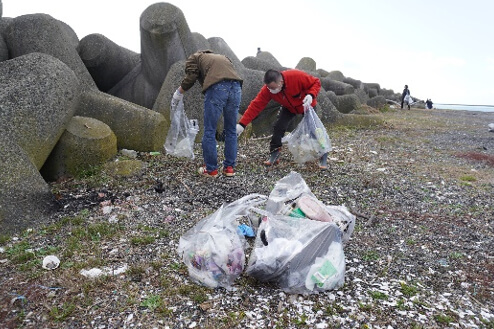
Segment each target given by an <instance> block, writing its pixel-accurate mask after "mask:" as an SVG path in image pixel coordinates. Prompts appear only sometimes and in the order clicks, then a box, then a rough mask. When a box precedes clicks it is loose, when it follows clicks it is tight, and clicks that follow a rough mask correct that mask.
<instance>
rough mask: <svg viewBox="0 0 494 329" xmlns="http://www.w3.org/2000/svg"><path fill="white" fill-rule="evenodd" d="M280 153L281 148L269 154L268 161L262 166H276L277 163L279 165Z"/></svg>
mask: <svg viewBox="0 0 494 329" xmlns="http://www.w3.org/2000/svg"><path fill="white" fill-rule="evenodd" d="M280 152H281V147H279V148H277V149H276V150H274V151H272V152H271V153H270V154H269V160H267V161H264V165H265V166H267V167H270V166H272V165H277V164H278V163H280Z"/></svg>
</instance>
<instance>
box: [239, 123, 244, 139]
mask: <svg viewBox="0 0 494 329" xmlns="http://www.w3.org/2000/svg"><path fill="white" fill-rule="evenodd" d="M244 129H245V128H244V127H242V125H241V124H239V123H237V137H238V136H240V134H242V132H243V131H244Z"/></svg>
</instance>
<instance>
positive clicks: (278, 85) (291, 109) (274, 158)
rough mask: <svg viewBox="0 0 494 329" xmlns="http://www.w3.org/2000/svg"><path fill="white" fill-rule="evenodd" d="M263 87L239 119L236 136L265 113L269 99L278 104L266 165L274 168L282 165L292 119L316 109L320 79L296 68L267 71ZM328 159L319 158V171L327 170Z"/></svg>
mask: <svg viewBox="0 0 494 329" xmlns="http://www.w3.org/2000/svg"><path fill="white" fill-rule="evenodd" d="M264 84H265V85H264V86H262V88H261V90H260V91H259V93H258V94H257V96H256V98H255V99H254V100H252V102H250V104H249V107H248V108H247V110H245V112H244V114H243V116H242V118H240V120H239V122H238V124H237V135H240V134H241V133H242V132H243V131H244V129H245V127H246V126H247V125H248V124H249V123H250V122H251V121H252V120H254V119H255V118H256V117H257V116H258V115H259V113H261V111H262V110H264V108H265V107H266V105H267V104H268V103H269V101H270V100H274V101H275V102H277V103H279V104H280V105H281V111H280V113H279V115H278V119H277V121H276V123H275V124H274V128H273V136H272V137H271V142H270V144H269V159H268V160H267V161H265V162H264V164H265V165H266V166H271V165H274V164H277V163H279V156H280V151H281V145H282V142H281V140H282V138H283V136H284V135H285V132H286V130H287V128H288V125H289V124H290V122H291V121H292V119H293V118H295V116H296V115H297V114H304V112H305V109H307V108H308V106H309V105H310V106H312V107H315V106H316V104H317V100H316V98H317V94H318V93H319V91H320V90H321V81H320V80H319V78H316V77H314V76H312V75H310V74H308V73H305V72H303V71H300V70H296V69H290V70H286V71H282V72H280V71H277V70H268V71H267V72H266V73H265V74H264ZM327 157H328V154H327V153H325V154H324V155H323V156H322V157H321V158H320V159H319V168H320V169H326V168H327Z"/></svg>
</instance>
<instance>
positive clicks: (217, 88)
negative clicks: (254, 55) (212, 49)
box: [202, 80, 242, 171]
mask: <svg viewBox="0 0 494 329" xmlns="http://www.w3.org/2000/svg"><path fill="white" fill-rule="evenodd" d="M204 96H205V97H204V135H203V136H202V155H203V157H204V163H205V164H206V170H207V171H212V170H215V169H218V158H217V157H218V154H217V151H216V127H217V125H218V120H219V119H220V116H221V115H222V114H223V120H224V127H225V161H224V162H223V166H224V167H225V168H226V167H228V166H232V167H235V161H236V160H237V131H236V127H237V116H238V109H239V107H240V99H241V97H242V89H241V87H240V82H239V81H234V80H223V81H220V82H218V83H215V84H214V85H212V86H211V87H209V88H208V89H207V90H206V92H205V94H204Z"/></svg>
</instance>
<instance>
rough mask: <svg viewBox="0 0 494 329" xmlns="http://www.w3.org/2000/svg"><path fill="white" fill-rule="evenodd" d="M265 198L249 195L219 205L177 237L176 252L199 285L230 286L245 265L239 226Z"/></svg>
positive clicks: (228, 287) (243, 238) (242, 237)
mask: <svg viewBox="0 0 494 329" xmlns="http://www.w3.org/2000/svg"><path fill="white" fill-rule="evenodd" d="M266 199H267V197H266V196H264V195H260V194H249V195H247V196H244V197H243V198H241V199H238V200H237V201H235V202H232V203H230V204H227V205H223V206H221V207H220V208H219V209H218V210H216V211H215V212H214V213H213V214H211V215H209V216H207V217H205V218H203V219H202V220H200V221H199V222H198V223H197V224H196V225H195V226H194V227H192V228H191V229H190V230H188V231H187V232H186V233H185V234H184V235H182V236H181V237H180V241H179V246H178V250H177V251H178V253H179V255H180V256H181V257H182V260H183V261H184V263H185V264H186V265H187V268H188V271H189V276H190V278H191V279H192V280H193V281H195V282H197V283H199V284H202V285H205V286H208V287H211V288H216V287H224V288H227V289H230V288H231V286H232V284H233V282H234V281H235V279H236V278H237V277H238V276H239V275H240V274H242V272H243V270H244V266H245V252H244V250H245V237H244V236H243V234H242V233H241V232H240V230H239V229H238V226H239V223H240V221H241V220H242V219H244V218H245V219H246V220H248V218H249V214H250V211H251V209H254V208H255V207H256V206H258V205H261V204H263V203H265V202H266Z"/></svg>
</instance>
